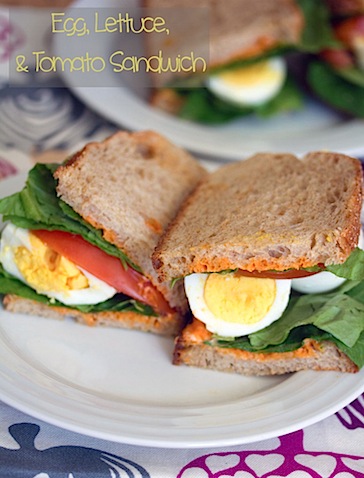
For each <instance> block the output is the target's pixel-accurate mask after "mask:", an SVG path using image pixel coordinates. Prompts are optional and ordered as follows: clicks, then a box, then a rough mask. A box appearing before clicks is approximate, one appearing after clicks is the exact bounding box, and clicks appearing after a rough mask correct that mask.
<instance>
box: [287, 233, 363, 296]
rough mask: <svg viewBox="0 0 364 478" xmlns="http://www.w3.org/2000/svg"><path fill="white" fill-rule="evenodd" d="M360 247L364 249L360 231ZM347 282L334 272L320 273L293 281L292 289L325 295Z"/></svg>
mask: <svg viewBox="0 0 364 478" xmlns="http://www.w3.org/2000/svg"><path fill="white" fill-rule="evenodd" d="M358 247H359V248H360V249H363V248H364V234H363V231H360V235H359V242H358ZM345 281H346V279H345V278H344V277H339V276H336V275H335V274H333V273H332V272H328V271H323V272H318V273H317V274H314V275H312V276H308V277H301V278H299V279H292V289H294V290H295V291H297V292H300V293H301V294H323V293H325V292H330V291H331V290H334V289H336V288H337V287H339V286H340V285H341V284H343V283H344V282H345Z"/></svg>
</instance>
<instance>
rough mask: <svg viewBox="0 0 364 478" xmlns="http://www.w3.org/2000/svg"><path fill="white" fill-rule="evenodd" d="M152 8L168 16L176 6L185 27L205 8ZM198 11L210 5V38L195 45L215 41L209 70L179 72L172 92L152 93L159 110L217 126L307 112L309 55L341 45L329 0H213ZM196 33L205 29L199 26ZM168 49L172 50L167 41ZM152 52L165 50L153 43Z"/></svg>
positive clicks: (181, 2) (154, 1) (186, 4)
mask: <svg viewBox="0 0 364 478" xmlns="http://www.w3.org/2000/svg"><path fill="white" fill-rule="evenodd" d="M144 4H145V5H146V6H147V7H148V8H149V9H152V10H151V11H153V9H157V10H156V11H160V12H162V13H161V16H162V17H163V8H164V11H166V10H169V11H172V12H173V9H174V10H175V15H179V17H180V20H179V21H180V23H182V22H184V21H185V20H184V17H188V18H194V10H193V9H194V8H195V7H196V6H197V5H196V2H194V1H193V0H173V1H170V0H145V1H144ZM165 7H168V9H167V8H165ZM198 7H205V10H206V13H205V17H206V20H205V21H204V19H203V20H201V23H202V22H204V23H203V25H204V27H205V24H206V23H208V25H209V26H208V29H209V34H208V35H206V36H208V38H207V39H203V40H201V39H200V37H198V38H197V39H196V40H195V44H196V49H197V50H198V47H200V48H202V47H201V46H200V44H201V43H202V42H205V43H208V52H209V55H208V68H207V71H206V72H204V73H203V74H201V72H199V71H197V72H193V73H190V74H187V75H184V76H182V77H181V76H178V75H177V74H175V76H174V78H171V79H170V81H169V82H167V84H166V86H165V87H164V88H155V89H154V90H152V91H153V94H152V95H151V98H150V102H151V104H152V105H153V106H155V107H157V108H159V109H162V110H164V111H166V112H168V113H171V114H173V115H177V116H179V117H181V118H184V119H187V120H191V121H196V122H201V123H209V124H214V123H224V122H228V121H231V120H234V119H236V118H241V117H244V116H247V115H252V114H254V115H256V116H258V117H262V118H267V117H270V116H274V115H277V114H281V113H287V112H290V111H295V110H299V109H301V108H302V107H303V104H304V99H305V88H302V85H301V83H302V76H303V73H302V71H301V70H302V66H303V65H305V64H306V56H307V55H306V54H307V53H314V52H318V51H320V50H322V49H323V48H324V47H328V46H330V45H332V43H333V39H332V37H333V34H332V30H331V28H330V23H329V11H328V7H327V5H326V4H325V3H324V2H323V1H317V0H276V1H270V0H261V1H259V2H257V1H254V0H228V1H225V2H220V1H218V0H206V1H204V2H201V3H199V4H198ZM158 8H159V9H160V10H158ZM205 28H206V27H205ZM190 30H198V31H199V29H198V27H196V26H195V27H194V28H193V27H191V28H190ZM194 33H195V32H194V31H190V32H189V34H188V35H185V41H186V42H187V41H192V40H191V37H193V34H194ZM196 36H197V35H196ZM200 36H201V35H200ZM150 38H152V37H148V41H149V43H151V40H150ZM159 39H160V40H161V39H162V37H160V38H159ZM169 40H171V39H169ZM170 44H171V45H173V42H172V41H169V43H168V45H170ZM161 48H162V49H163V51H165V50H166V46H165V45H164V44H163V45H162V47H161ZM149 49H151V50H152V51H153V52H154V51H155V50H157V48H156V47H155V46H153V45H150V44H149ZM166 56H168V55H167V54H166Z"/></svg>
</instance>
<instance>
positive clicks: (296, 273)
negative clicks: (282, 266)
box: [236, 269, 320, 280]
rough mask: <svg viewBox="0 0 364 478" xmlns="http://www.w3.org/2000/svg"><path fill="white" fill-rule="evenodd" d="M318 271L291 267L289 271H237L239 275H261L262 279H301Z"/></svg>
mask: <svg viewBox="0 0 364 478" xmlns="http://www.w3.org/2000/svg"><path fill="white" fill-rule="evenodd" d="M318 272H320V271H317V272H311V271H306V270H304V269H302V270H295V269H289V270H287V271H262V272H259V271H252V272H249V271H243V270H240V269H239V270H238V271H237V272H236V274H237V275H242V276H246V277H258V278H259V277H260V278H261V279H277V280H278V279H299V278H301V277H309V276H312V275H314V274H318Z"/></svg>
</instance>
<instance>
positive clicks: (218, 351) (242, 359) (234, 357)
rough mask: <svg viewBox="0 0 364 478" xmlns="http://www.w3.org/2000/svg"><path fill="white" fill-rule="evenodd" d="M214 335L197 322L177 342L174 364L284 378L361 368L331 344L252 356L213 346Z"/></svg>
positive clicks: (307, 344) (313, 343)
mask: <svg viewBox="0 0 364 478" xmlns="http://www.w3.org/2000/svg"><path fill="white" fill-rule="evenodd" d="M211 338H212V334H211V333H210V332H208V331H207V330H206V328H205V326H204V324H203V323H202V322H200V321H198V320H197V319H194V320H193V322H192V323H191V324H189V325H188V326H187V327H186V328H185V329H184V330H183V332H182V334H181V335H180V336H179V337H178V338H177V339H176V343H175V350H174V357H173V363H174V364H175V365H182V364H184V365H189V366H193V367H199V368H205V369H210V370H217V371H221V372H231V373H236V374H242V375H254V376H259V375H282V374H286V373H291V372H298V371H300V370H317V371H323V370H335V371H338V372H349V373H355V372H357V371H358V367H357V366H356V365H355V363H354V362H352V361H351V360H350V359H349V358H348V357H347V356H346V355H345V354H344V353H343V352H342V351H341V350H340V349H338V348H337V347H336V345H335V344H333V343H332V342H328V341H324V342H320V343H319V342H317V341H315V340H313V339H307V340H306V341H305V342H304V345H303V346H302V347H301V348H299V349H297V350H294V351H292V352H282V353H253V352H247V351H244V350H238V349H232V348H222V347H216V346H213V345H210V344H208V343H206V342H208V341H209V340H211Z"/></svg>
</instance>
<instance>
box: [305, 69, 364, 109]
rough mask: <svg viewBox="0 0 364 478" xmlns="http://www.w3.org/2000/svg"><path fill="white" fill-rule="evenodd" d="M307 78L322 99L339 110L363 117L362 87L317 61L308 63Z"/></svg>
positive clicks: (363, 92)
mask: <svg viewBox="0 0 364 478" xmlns="http://www.w3.org/2000/svg"><path fill="white" fill-rule="evenodd" d="M307 80H308V83H309V85H310V87H311V89H312V91H313V92H314V93H315V94H316V95H317V96H318V98H320V99H321V100H322V101H324V102H325V103H327V104H328V105H331V106H333V107H334V108H336V109H338V110H339V111H342V112H345V113H348V114H350V115H354V116H357V117H360V118H364V87H362V86H359V85H358V84H354V83H352V82H350V81H348V80H347V79H345V78H343V77H341V76H340V75H339V74H338V72H336V70H333V69H332V68H331V67H330V66H328V65H327V64H325V63H324V62H319V61H313V62H312V63H311V64H310V65H309V68H308V75H307Z"/></svg>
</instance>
